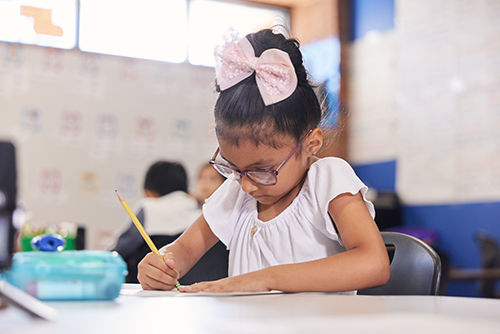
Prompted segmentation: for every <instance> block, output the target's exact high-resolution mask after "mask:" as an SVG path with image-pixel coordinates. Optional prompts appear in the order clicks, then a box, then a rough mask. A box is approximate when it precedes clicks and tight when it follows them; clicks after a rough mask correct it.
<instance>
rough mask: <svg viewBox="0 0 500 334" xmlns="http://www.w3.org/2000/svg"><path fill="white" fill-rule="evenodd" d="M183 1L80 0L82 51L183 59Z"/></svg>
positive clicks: (184, 50)
mask: <svg viewBox="0 0 500 334" xmlns="http://www.w3.org/2000/svg"><path fill="white" fill-rule="evenodd" d="M186 20H187V10H186V1H185V0H168V1H165V0H140V1H137V0H80V39H79V47H80V49H81V50H82V51H87V52H95V53H104V54H110V55H117V56H126V57H134V58H144V59H152V60H161V61H169V62H174V63H179V62H183V61H184V60H185V59H186V50H187V37H186V36H187V33H186V26H187V24H186Z"/></svg>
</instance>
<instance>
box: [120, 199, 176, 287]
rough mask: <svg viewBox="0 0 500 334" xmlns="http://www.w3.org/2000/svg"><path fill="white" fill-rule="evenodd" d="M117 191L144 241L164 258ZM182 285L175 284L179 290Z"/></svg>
mask: <svg viewBox="0 0 500 334" xmlns="http://www.w3.org/2000/svg"><path fill="white" fill-rule="evenodd" d="M115 192H116V195H117V196H118V199H119V200H120V202H121V203H122V205H123V207H124V208H125V211H127V213H128V215H129V216H130V218H131V219H132V221H133V222H134V225H135V227H137V229H138V230H139V233H140V234H141V235H142V237H143V238H144V241H146V243H147V244H148V246H149V248H151V251H152V252H153V253H155V254H157V255H159V256H160V257H161V258H162V259H163V256H161V254H160V252H159V251H158V248H156V246H155V244H154V243H153V240H151V238H150V237H149V235H148V234H147V232H146V230H145V229H144V227H142V224H141V222H139V219H137V217H136V216H135V214H134V212H133V211H132V209H131V208H130V206H128V204H127V202H125V200H124V199H123V197H122V196H121V195H120V193H119V192H118V190H115ZM180 286H181V284H180V283H179V282H177V283H176V284H175V288H176V289H177V290H179V287H180Z"/></svg>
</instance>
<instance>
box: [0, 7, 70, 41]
mask: <svg viewBox="0 0 500 334" xmlns="http://www.w3.org/2000/svg"><path fill="white" fill-rule="evenodd" d="M77 11H78V7H77V0H11V1H0V41H5V42H12V43H23V44H32V45H40V46H49V47H54V48H61V49H72V48H74V47H75V45H76V19H77Z"/></svg>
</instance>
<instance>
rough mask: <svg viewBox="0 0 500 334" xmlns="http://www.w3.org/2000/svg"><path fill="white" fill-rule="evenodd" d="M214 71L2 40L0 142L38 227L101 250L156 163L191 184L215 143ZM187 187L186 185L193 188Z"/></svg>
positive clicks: (32, 219)
mask: <svg viewBox="0 0 500 334" xmlns="http://www.w3.org/2000/svg"><path fill="white" fill-rule="evenodd" d="M213 79H214V71H213V68H206V67H196V66H191V65H189V64H186V63H183V64H172V63H166V62H157V61H149V60H141V59H132V58H125V57H115V56H108V55H98V54H90V53H84V52H81V51H79V50H78V49H74V50H61V49H51V48H43V47H37V46H31V45H21V44H12V43H3V42H0V138H1V139H7V140H12V141H14V142H15V144H16V147H17V155H18V166H19V167H18V169H19V180H18V183H19V196H18V197H19V200H20V201H22V203H23V204H22V206H23V207H24V208H25V209H26V210H27V212H28V213H29V217H28V220H29V221H30V222H31V223H35V224H39V225H48V224H49V223H51V222H56V223H60V222H64V221H67V222H72V223H77V224H79V225H82V226H84V227H85V228H86V230H87V231H86V232H87V236H86V241H87V248H90V249H102V248H103V247H104V244H105V242H106V241H107V239H108V238H109V237H110V235H111V234H112V232H113V231H114V230H115V229H117V228H119V227H120V226H121V225H122V223H123V222H124V221H125V219H126V213H125V210H124V209H123V207H122V206H121V204H120V203H119V201H118V200H117V198H116V195H115V191H114V190H115V189H118V190H119V191H120V193H121V194H122V195H123V196H124V198H125V199H126V200H127V201H128V202H129V204H130V205H131V206H133V204H134V203H135V202H136V201H137V200H138V199H139V198H140V197H141V196H142V195H143V193H142V186H143V182H144V174H145V172H146V170H147V168H148V167H149V165H150V164H151V163H152V162H154V161H156V160H157V159H167V160H175V161H179V162H181V163H183V164H184V166H185V167H186V168H187V170H188V173H189V177H190V180H191V185H193V184H194V181H195V178H196V175H197V172H198V169H199V167H200V166H201V165H202V164H203V163H205V162H207V161H208V159H209V158H210V157H211V155H212V154H213V152H214V151H215V149H216V147H217V143H216V140H215V135H214V132H213V129H212V128H213V121H212V119H213V117H212V113H213V111H212V110H213V105H214V102H215V98H216V94H215V92H214V89H213ZM191 188H193V187H191Z"/></svg>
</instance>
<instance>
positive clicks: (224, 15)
mask: <svg viewBox="0 0 500 334" xmlns="http://www.w3.org/2000/svg"><path fill="white" fill-rule="evenodd" d="M289 21H290V18H289V13H288V11H286V10H283V9H276V8H272V7H262V6H259V7H258V6H251V5H243V4H239V3H231V2H224V1H212V0H191V1H190V3H189V23H188V31H189V35H188V39H189V52H188V54H189V56H188V57H189V62H190V63H191V64H193V65H205V66H214V56H213V55H214V48H215V46H216V45H217V44H218V43H219V42H220V41H221V40H222V39H221V37H222V35H223V34H224V32H225V31H226V30H227V29H228V28H229V27H232V28H234V29H236V30H237V31H238V32H239V33H240V34H242V36H244V35H246V34H248V33H251V32H254V31H257V30H259V29H261V28H269V27H271V26H276V25H281V26H284V27H286V28H288V27H289V26H290V25H289Z"/></svg>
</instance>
